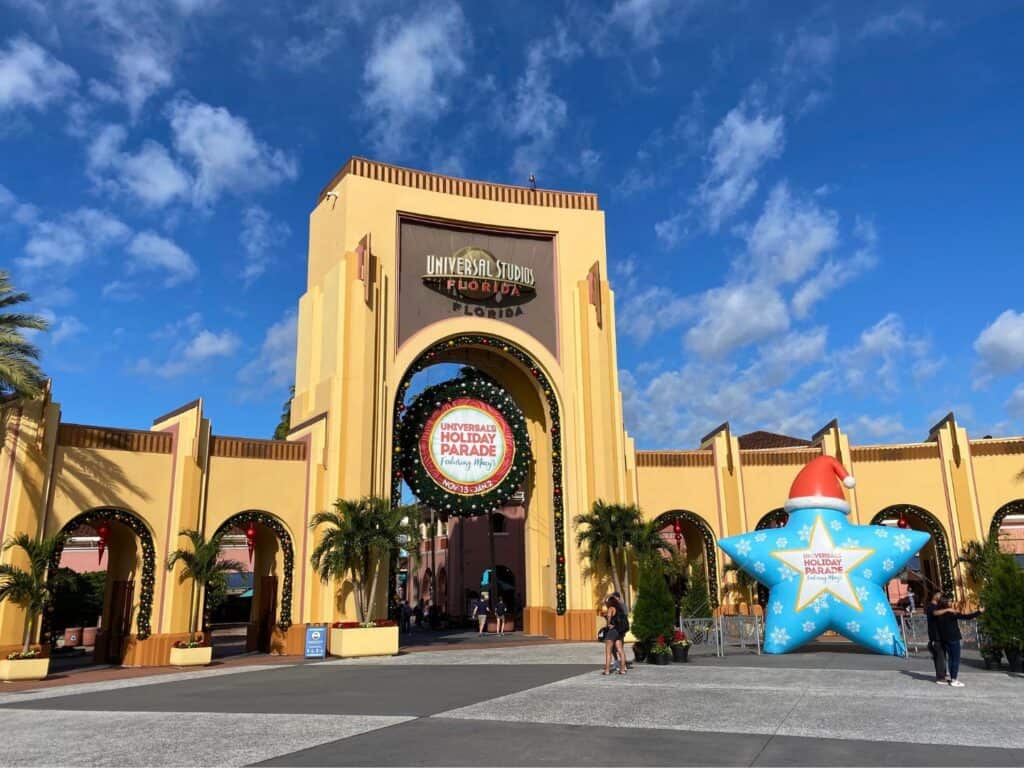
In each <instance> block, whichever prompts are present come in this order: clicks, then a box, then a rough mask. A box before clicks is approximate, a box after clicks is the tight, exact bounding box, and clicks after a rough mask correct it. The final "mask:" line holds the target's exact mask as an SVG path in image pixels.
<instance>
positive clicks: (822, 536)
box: [771, 516, 875, 612]
mask: <svg viewBox="0 0 1024 768" xmlns="http://www.w3.org/2000/svg"><path fill="white" fill-rule="evenodd" d="M874 552H875V550H873V549H867V548H864V547H847V546H836V544H835V543H834V542H833V541H832V536H831V535H830V534H829V532H828V528H827V527H826V526H825V524H824V523H823V522H822V519H821V517H820V516H819V517H818V518H816V519H815V521H814V527H813V528H812V529H811V537H810V541H809V542H808V544H807V546H806V547H803V548H801V549H784V550H777V551H775V552H772V553H771V554H772V557H774V558H776V559H778V560H781V561H782V562H783V563H784V564H785V565H787V566H788V567H790V568H792V569H793V570H794V571H796V572H797V573H798V574H800V589H799V591H798V592H797V598H796V610H797V612H799V611H802V610H803V609H804V608H806V607H807V606H808V605H810V604H811V603H813V602H814V601H815V600H816V599H817V598H818V597H819V596H821V595H823V594H824V593H826V592H827V593H829V594H831V595H832V596H833V597H835V598H837V599H838V600H842V601H843V602H844V603H846V604H847V605H849V606H850V607H851V608H853V609H855V610H858V611H861V610H863V609H862V608H861V604H860V599H859V598H858V596H857V592H856V590H854V588H853V585H852V584H851V583H850V571H851V570H852V569H853V568H855V567H856V566H857V565H858V564H859V563H862V562H863V561H864V560H866V559H867V558H869V557H871V555H873V554H874Z"/></svg>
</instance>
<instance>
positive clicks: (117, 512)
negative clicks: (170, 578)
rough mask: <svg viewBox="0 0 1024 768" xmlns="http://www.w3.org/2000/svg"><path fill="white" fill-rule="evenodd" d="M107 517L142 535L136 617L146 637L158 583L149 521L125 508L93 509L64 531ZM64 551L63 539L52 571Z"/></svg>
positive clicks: (97, 521)
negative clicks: (140, 573) (143, 520)
mask: <svg viewBox="0 0 1024 768" xmlns="http://www.w3.org/2000/svg"><path fill="white" fill-rule="evenodd" d="M103 520H113V521H114V522H117V523H121V525H126V526H128V527H129V528H131V529H132V531H133V532H134V533H135V535H136V536H138V537H139V543H140V544H141V545H142V577H141V579H140V584H141V586H142V588H141V589H140V590H139V612H138V617H137V619H136V624H137V626H138V628H139V631H138V633H137V635H136V637H138V639H139V640H145V639H146V638H148V637H149V636H150V634H151V633H152V627H151V626H150V618H151V616H152V615H153V585H154V583H155V582H156V549H155V547H154V546H153V536H152V535H151V534H150V532H149V529H148V528H147V527H146V524H145V523H143V522H142V521H141V520H140V519H139V518H137V517H136V516H135V515H133V514H132V513H131V512H125V511H124V510H121V509H92V510H89V511H88V512H83V513H82V514H80V515H78V516H76V517H74V518H72V519H71V521H70V522H69V523H68V524H67V525H65V526H64V527H63V528H61V531H62V532H67V533H71V532H72V531H74V530H75V529H76V528H77V527H78V526H80V525H89V526H92V527H93V528H95V527H96V526H97V525H99V523H100V522H101V521H103ZM66 538H67V537H65V539H66ZM63 552H64V540H61V542H60V544H59V545H58V546H57V548H56V549H55V550H54V551H53V559H52V560H51V561H50V572H51V573H55V572H56V570H57V568H59V567H60V557H61V555H62V554H63Z"/></svg>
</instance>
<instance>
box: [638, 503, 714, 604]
mask: <svg viewBox="0 0 1024 768" xmlns="http://www.w3.org/2000/svg"><path fill="white" fill-rule="evenodd" d="M676 520H678V521H679V522H681V523H683V524H684V525H690V526H692V527H693V528H695V529H696V530H697V532H698V533H699V535H700V538H701V543H702V545H703V553H702V554H703V555H704V565H705V568H706V569H707V578H708V598H709V599H710V601H711V608H712V609H715V608H717V607H718V603H719V601H718V555H717V547H716V545H715V534H714V531H712V530H711V526H710V525H708V523H707V521H706V520H704V518H703V517H701V516H700V515H698V514H697V513H696V512H691V511H690V510H687V509H673V510H670V511H668V512H663V513H662V514H660V515H658V516H657V517H656V518H654V525H655V527H656V528H657V529H658V530H659V531H660V530H662V529H663V528H666V527H668V526H670V525H672V524H673V523H674V522H675V521H676Z"/></svg>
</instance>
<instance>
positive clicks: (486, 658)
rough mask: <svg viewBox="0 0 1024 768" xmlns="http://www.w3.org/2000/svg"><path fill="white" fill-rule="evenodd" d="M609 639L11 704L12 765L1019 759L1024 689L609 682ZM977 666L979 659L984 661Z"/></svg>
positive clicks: (802, 664)
mask: <svg viewBox="0 0 1024 768" xmlns="http://www.w3.org/2000/svg"><path fill="white" fill-rule="evenodd" d="M601 659H602V651H601V648H600V646H598V645H597V644H596V643H586V644H557V645H532V646H526V647H520V648H486V647H485V648H480V649H475V650H470V649H466V650H463V649H461V648H460V649H458V650H449V651H423V652H417V653H411V654H406V655H401V656H398V657H395V658H387V659H365V660H345V661H341V660H330V661H326V662H301V661H298V662H296V663H295V664H293V665H279V666H262V667H248V668H237V669H234V670H230V671H229V670H203V671H196V672H187V673H181V674H176V675H168V676H163V677H152V678H148V679H146V678H136V679H133V680H123V681H119V682H114V683H90V684H80V685H75V686H69V687H65V688H63V689H57V690H52V689H51V690H46V691H39V692H25V693H8V694H3V693H0V723H2V724H3V730H2V733H3V738H2V739H0V765H11V766H38V765H52V764H61V765H160V766H164V765H225V766H241V765H251V764H267V765H410V764H416V765H588V766H589V765H616V766H619V765H886V766H891V765H915V766H926V765H1022V764H1024V713H1022V711H1024V708H1022V707H1021V702H1022V701H1024V697H1022V693H1024V687H1022V686H1024V679H1021V676H1013V675H1009V674H1007V673H1006V672H1005V671H1003V672H1000V671H991V672H986V671H984V670H982V669H980V668H978V667H975V666H967V667H965V669H964V670H963V672H962V674H961V678H962V679H963V680H964V682H965V683H966V685H967V687H966V688H963V689H953V688H949V687H940V686H937V685H935V684H934V682H932V680H931V675H930V669H931V663H930V660H929V659H928V658H927V657H922V656H916V657H911V658H907V659H895V658H887V657H881V656H876V655H873V654H861V653H856V652H852V651H851V649H850V648H849V647H837V646H835V645H831V644H830V645H829V646H828V647H821V648H813V649H810V650H809V651H808V652H807V653H802V654H792V655H788V656H758V655H755V654H750V653H735V652H734V653H733V654H731V655H729V656H727V657H726V658H724V659H719V658H715V657H709V656H701V655H699V654H698V655H696V656H695V657H694V661H693V662H692V663H690V664H679V665H672V666H668V667H653V666H647V665H637V666H636V667H635V668H634V669H633V670H632V671H631V672H630V673H629V674H628V675H626V676H624V677H620V676H615V677H612V678H607V677H603V676H601V675H600V674H599V673H598V671H597V670H598V665H599V663H600V661H601ZM979 666H980V665H979Z"/></svg>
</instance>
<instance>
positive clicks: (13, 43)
mask: <svg viewBox="0 0 1024 768" xmlns="http://www.w3.org/2000/svg"><path fill="white" fill-rule="evenodd" d="M77 85H78V75H77V74H76V73H75V70H73V69H72V68H71V67H69V66H68V65H67V64H65V63H64V62H62V61H59V60H58V59H55V58H54V57H53V56H51V55H50V54H49V53H48V52H47V51H46V50H45V49H44V48H42V47H40V46H39V45H38V44H36V43H34V42H33V41H32V40H29V39H28V38H27V37H16V38H12V39H10V40H8V41H7V45H6V46H5V47H3V48H0V111H2V110H10V109H15V108H16V107H29V108H31V109H34V110H36V111H39V112H41V111H43V110H45V109H46V108H47V107H49V106H50V105H51V104H53V103H55V102H58V101H61V100H62V99H63V98H64V97H65V96H66V95H67V94H68V93H69V92H70V91H71V90H73V89H74V88H75V87H76V86H77Z"/></svg>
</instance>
